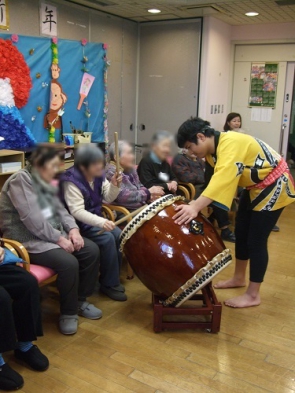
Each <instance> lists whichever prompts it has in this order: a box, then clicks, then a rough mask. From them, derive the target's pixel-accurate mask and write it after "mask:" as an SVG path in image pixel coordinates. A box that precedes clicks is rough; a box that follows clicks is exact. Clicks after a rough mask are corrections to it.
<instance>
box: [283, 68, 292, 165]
mask: <svg viewBox="0 0 295 393" xmlns="http://www.w3.org/2000/svg"><path fill="white" fill-rule="evenodd" d="M280 152H281V154H282V156H283V157H284V158H285V159H286V161H288V163H289V165H290V167H291V166H293V167H294V165H295V164H294V163H295V62H288V64H287V73H286V85H285V96H284V109H283V119H282V131H281V150H280Z"/></svg>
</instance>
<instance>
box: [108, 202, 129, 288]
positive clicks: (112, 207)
mask: <svg viewBox="0 0 295 393" xmlns="http://www.w3.org/2000/svg"><path fill="white" fill-rule="evenodd" d="M103 210H104V214H105V217H106V218H107V219H108V220H110V221H113V222H115V221H116V219H115V215H114V213H113V212H114V211H115V212H117V213H120V215H122V214H123V216H127V215H128V214H129V213H130V211H129V210H128V209H126V207H123V206H117V205H109V204H103ZM131 220H132V218H128V219H126V224H127V223H128V222H130V221H131ZM126 224H125V225H126ZM133 278H134V273H133V270H132V268H131V266H130V265H129V263H128V262H127V279H128V280H132V279H133Z"/></svg>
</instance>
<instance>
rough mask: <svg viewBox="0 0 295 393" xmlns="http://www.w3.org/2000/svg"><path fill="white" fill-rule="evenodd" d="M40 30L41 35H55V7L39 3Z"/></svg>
mask: <svg viewBox="0 0 295 393" xmlns="http://www.w3.org/2000/svg"><path fill="white" fill-rule="evenodd" d="M40 30H41V34H42V35H47V36H51V37H56V36H57V8H56V7H55V6H53V5H51V4H47V3H41V5H40Z"/></svg>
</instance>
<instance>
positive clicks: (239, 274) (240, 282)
mask: <svg viewBox="0 0 295 393" xmlns="http://www.w3.org/2000/svg"><path fill="white" fill-rule="evenodd" d="M247 264H248V261H247V260H246V261H245V260H242V259H236V266H235V273H234V276H233V277H232V278H230V279H229V280H225V281H218V282H217V283H216V284H215V285H213V286H214V288H216V289H225V288H238V287H244V286H245V285H246V269H247Z"/></svg>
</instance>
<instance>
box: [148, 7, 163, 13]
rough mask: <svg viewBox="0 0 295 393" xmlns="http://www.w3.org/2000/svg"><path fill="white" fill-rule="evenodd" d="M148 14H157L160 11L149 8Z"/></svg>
mask: <svg viewBox="0 0 295 393" xmlns="http://www.w3.org/2000/svg"><path fill="white" fill-rule="evenodd" d="M148 12H149V13H151V14H159V13H160V12H161V10H159V9H158V8H150V9H149V10H148Z"/></svg>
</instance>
